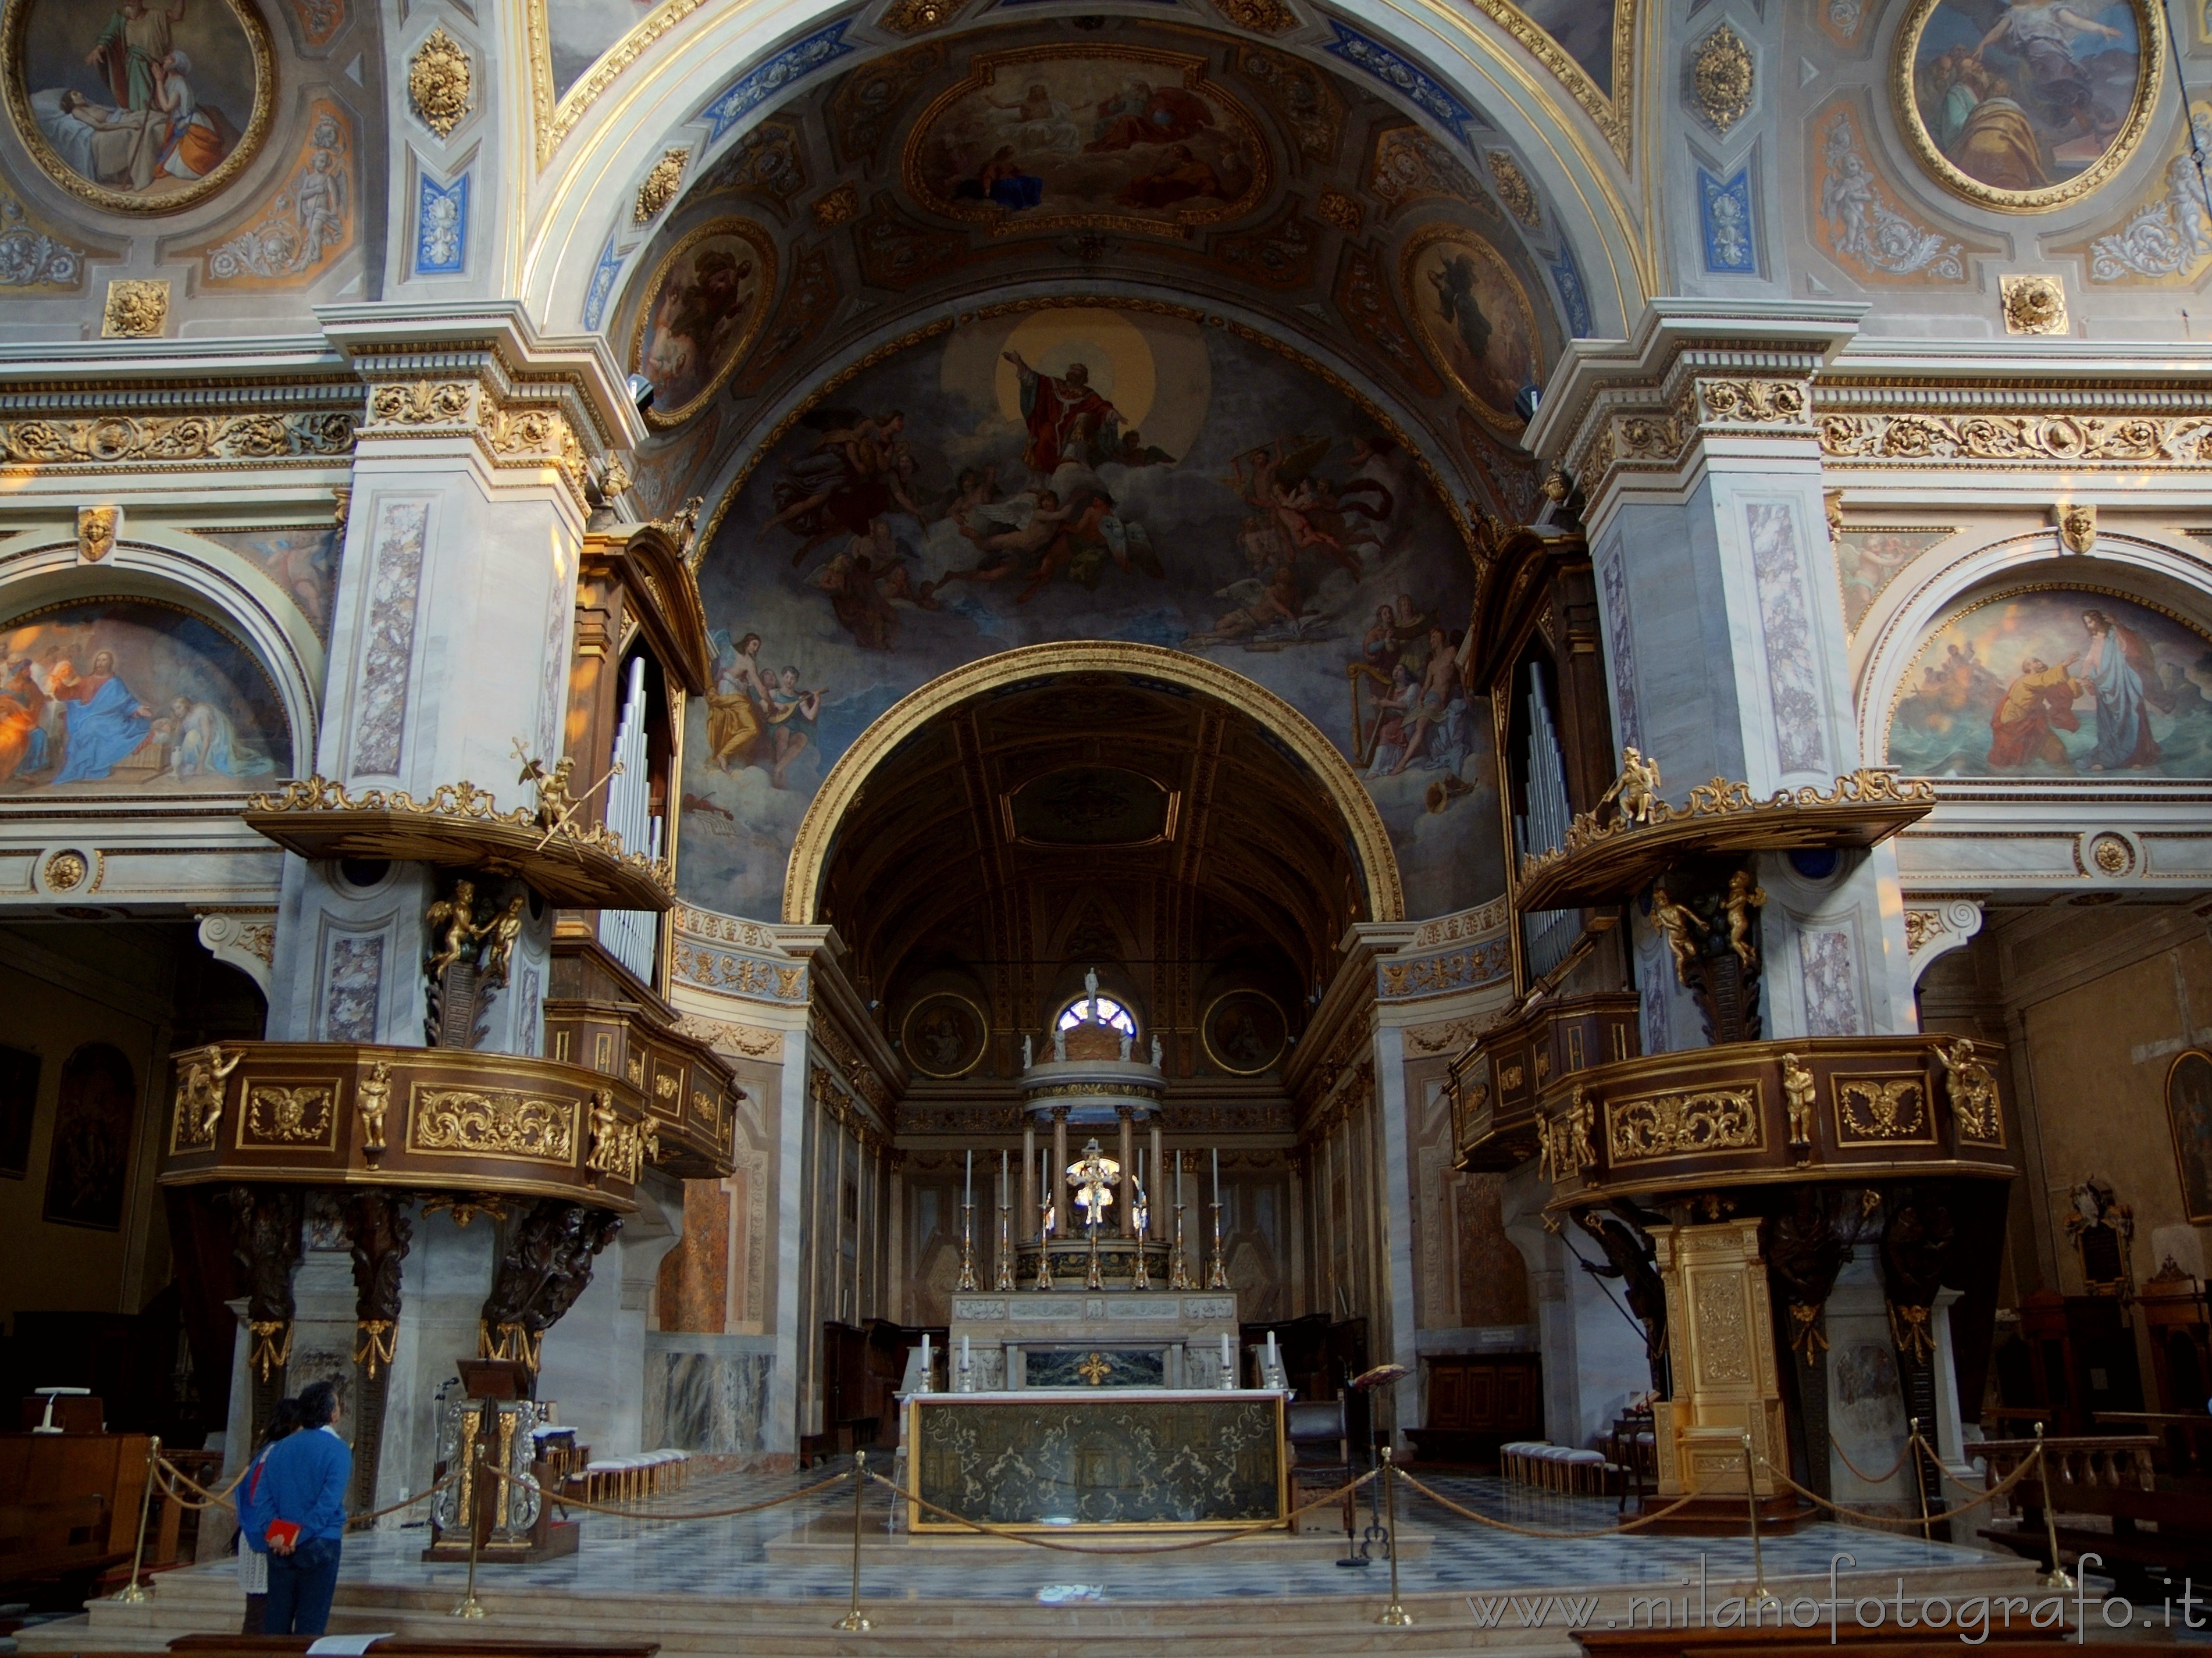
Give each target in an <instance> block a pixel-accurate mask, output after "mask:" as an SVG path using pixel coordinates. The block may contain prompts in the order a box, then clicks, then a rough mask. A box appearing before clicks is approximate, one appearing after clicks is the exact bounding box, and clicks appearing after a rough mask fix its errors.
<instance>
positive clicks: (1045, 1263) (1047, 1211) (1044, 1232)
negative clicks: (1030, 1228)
mask: <svg viewBox="0 0 2212 1658" xmlns="http://www.w3.org/2000/svg"><path fill="white" fill-rule="evenodd" d="M1030 1288H1032V1289H1036V1290H1049V1289H1051V1288H1052V1197H1051V1194H1050V1193H1047V1194H1046V1196H1045V1199H1044V1201H1043V1202H1042V1203H1040V1204H1039V1205H1037V1275H1036V1283H1035V1284H1032V1285H1030Z"/></svg>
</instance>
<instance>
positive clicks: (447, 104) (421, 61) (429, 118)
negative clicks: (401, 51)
mask: <svg viewBox="0 0 2212 1658" xmlns="http://www.w3.org/2000/svg"><path fill="white" fill-rule="evenodd" d="M475 81H476V72H475V70H474V68H473V67H472V66H471V64H470V62H469V55H468V53H467V52H464V51H463V50H462V49H461V43H460V42H459V41H458V40H456V39H453V36H452V35H450V34H448V33H446V27H445V25H444V24H442V23H441V24H440V25H439V26H438V27H436V28H434V29H432V30H431V31H430V33H428V35H426V36H424V37H423V40H422V45H421V46H417V47H416V48H415V55H414V56H413V57H412V58H409V59H408V60H407V97H408V101H409V102H410V103H411V104H412V105H413V106H414V107H415V113H416V118H418V119H420V120H421V121H422V125H424V126H426V127H428V128H429V129H430V131H433V132H435V133H436V134H437V135H438V137H441V138H449V137H452V136H453V129H454V128H455V127H457V126H459V125H460V124H461V118H463V117H464V116H465V115H466V114H467V113H468V112H469V110H470V108H471V100H472V94H473V92H474V88H475Z"/></svg>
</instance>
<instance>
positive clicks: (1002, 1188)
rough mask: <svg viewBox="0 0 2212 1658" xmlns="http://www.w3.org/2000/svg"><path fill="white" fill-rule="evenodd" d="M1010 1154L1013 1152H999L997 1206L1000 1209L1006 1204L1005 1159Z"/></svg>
mask: <svg viewBox="0 0 2212 1658" xmlns="http://www.w3.org/2000/svg"><path fill="white" fill-rule="evenodd" d="M1012 1156H1013V1153H1012V1152H1011V1151H1001V1152H1000V1153H999V1207H1000V1208H1001V1209H1003V1208H1005V1207H1006V1159H1007V1158H1009V1157H1012Z"/></svg>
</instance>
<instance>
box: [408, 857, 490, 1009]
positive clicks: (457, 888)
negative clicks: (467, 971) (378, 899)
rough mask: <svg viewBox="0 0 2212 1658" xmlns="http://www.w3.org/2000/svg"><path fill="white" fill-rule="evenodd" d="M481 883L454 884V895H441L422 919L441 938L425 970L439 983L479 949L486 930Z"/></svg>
mask: <svg viewBox="0 0 2212 1658" xmlns="http://www.w3.org/2000/svg"><path fill="white" fill-rule="evenodd" d="M476 908H477V884H476V883H475V882H474V881H470V880H465V879H464V880H459V881H456V882H454V883H453V896H452V897H450V898H441V899H439V900H438V902H436V903H435V904H433V905H431V906H430V908H428V909H427V910H425V911H424V912H423V914H422V920H423V922H424V924H425V925H426V926H428V927H429V929H430V932H431V934H432V936H433V937H435V938H436V939H437V941H438V947H437V948H436V949H435V950H433V951H432V952H431V954H430V959H429V960H428V961H427V962H425V963H423V964H422V970H423V972H424V973H425V974H427V975H428V976H429V979H430V981H431V982H432V983H433V984H435V983H436V982H438V981H440V980H441V979H443V978H444V977H445V976H446V974H447V969H450V968H452V967H453V965H454V963H457V962H459V960H460V959H461V957H464V956H466V955H469V954H471V952H472V951H473V950H475V948H476V944H477V939H478V938H481V937H482V936H483V929H481V928H479V927H478V926H477V919H476Z"/></svg>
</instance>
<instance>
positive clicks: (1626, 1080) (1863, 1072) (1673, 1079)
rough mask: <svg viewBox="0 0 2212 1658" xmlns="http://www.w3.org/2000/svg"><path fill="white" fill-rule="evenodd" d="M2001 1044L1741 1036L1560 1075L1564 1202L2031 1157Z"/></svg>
mask: <svg viewBox="0 0 2212 1658" xmlns="http://www.w3.org/2000/svg"><path fill="white" fill-rule="evenodd" d="M2002 1059H2003V1049H2002V1048H1999V1047H1997V1046H1996V1045H1994V1044H1992V1043H1989V1042H1972V1041H1970V1040H1968V1039H1966V1038H1964V1037H1944V1036H1923V1035H1901V1036H1837V1037H1822V1038H1817V1039H1800V1040H1797V1041H1793V1042H1731V1043H1728V1044H1725V1045H1723V1046H1721V1047H1717V1048H1692V1049H1688V1050H1686V1051H1684V1052H1680V1053H1674V1054H1656V1055H1654V1056H1652V1057H1650V1058H1648V1059H1638V1060H1628V1061H1626V1062H1625V1063H1621V1064H1615V1065H1607V1066H1597V1067H1595V1068H1594V1069H1592V1070H1589V1071H1587V1072H1579V1073H1576V1074H1572V1075H1568V1076H1560V1077H1555V1078H1553V1081H1552V1084H1551V1085H1550V1086H1549V1087H1548V1088H1547V1089H1546V1090H1544V1092H1543V1094H1542V1096H1541V1098H1540V1099H1539V1101H1538V1102H1537V1107H1536V1123H1535V1129H1534V1138H1535V1141H1536V1151H1537V1155H1538V1157H1540V1158H1541V1160H1542V1170H1543V1173H1544V1175H1546V1176H1547V1178H1548V1179H1549V1180H1550V1181H1551V1185H1552V1200H1551V1201H1552V1206H1553V1207H1554V1208H1569V1207H1571V1208H1581V1207H1583V1206H1586V1205H1588V1204H1589V1203H1590V1202H1591V1201H1592V1200H1594V1199H1612V1198H1616V1197H1632V1198H1644V1199H1648V1198H1657V1197H1660V1196H1662V1195H1663V1194H1665V1193H1680V1192H1688V1191H1692V1190H1696V1191H1706V1190H1711V1189H1713V1188H1716V1187H1740V1186H1756V1185H1775V1184H1783V1183H1790V1182H1803V1181H1874V1180H1877V1179H1879V1180H1897V1179H1918V1178H1929V1177H1951V1178H1956V1177H1966V1178H1982V1179H1989V1180H2007V1179H2009V1178H2011V1176H2012V1175H2015V1174H2016V1173H2017V1172H2018V1171H2019V1167H2020V1157H2019V1130H2018V1124H2017V1122H2016V1121H2015V1118H2014V1114H2013V1108H2012V1106H2011V1105H2010V1103H2009V1102H2008V1101H2006V1100H2005V1099H2004V1098H2003V1096H2002V1090H2001V1089H2000V1085H1999V1084H1998V1081H1997V1072H1998V1068H1999V1066H2001V1064H2002Z"/></svg>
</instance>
